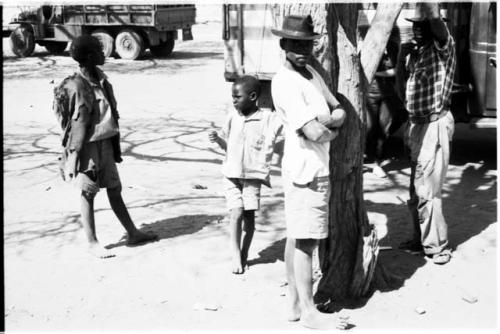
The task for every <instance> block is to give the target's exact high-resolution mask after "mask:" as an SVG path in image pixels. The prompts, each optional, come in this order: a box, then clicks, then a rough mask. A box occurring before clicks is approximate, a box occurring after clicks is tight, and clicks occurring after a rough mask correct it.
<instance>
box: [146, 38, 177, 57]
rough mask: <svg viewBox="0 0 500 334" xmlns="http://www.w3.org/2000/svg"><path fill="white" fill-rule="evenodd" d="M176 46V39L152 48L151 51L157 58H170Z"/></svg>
mask: <svg viewBox="0 0 500 334" xmlns="http://www.w3.org/2000/svg"><path fill="white" fill-rule="evenodd" d="M174 45H175V39H173V38H170V39H168V40H167V41H166V42H163V43H161V44H158V45H155V46H152V47H150V48H149V50H151V53H152V54H153V55H154V56H156V57H168V56H170V55H171V54H172V51H173V50H174Z"/></svg>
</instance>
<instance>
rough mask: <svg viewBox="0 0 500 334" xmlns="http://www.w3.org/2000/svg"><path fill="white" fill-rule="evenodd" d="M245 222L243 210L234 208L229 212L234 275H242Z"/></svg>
mask: <svg viewBox="0 0 500 334" xmlns="http://www.w3.org/2000/svg"><path fill="white" fill-rule="evenodd" d="M242 220H243V208H234V209H231V210H230V212H229V243H230V247H231V253H232V262H231V270H232V272H233V274H242V273H243V265H242V263H241V250H240V244H241V222H242Z"/></svg>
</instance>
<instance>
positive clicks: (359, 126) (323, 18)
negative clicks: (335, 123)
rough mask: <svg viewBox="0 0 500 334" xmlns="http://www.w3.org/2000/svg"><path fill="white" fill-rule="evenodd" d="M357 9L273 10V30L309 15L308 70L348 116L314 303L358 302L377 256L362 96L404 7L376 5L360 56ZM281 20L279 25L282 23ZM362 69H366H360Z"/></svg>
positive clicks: (335, 163)
mask: <svg viewBox="0 0 500 334" xmlns="http://www.w3.org/2000/svg"><path fill="white" fill-rule="evenodd" d="M360 8H361V7H360V4H356V3H332V4H326V5H325V4H311V5H309V4H308V5H305V4H293V5H277V6H276V7H275V13H278V15H275V18H276V17H277V19H275V26H277V27H279V26H281V20H282V17H283V16H284V15H288V14H300V15H307V14H310V15H311V16H312V17H313V22H314V25H315V31H317V32H319V33H327V34H326V35H325V36H324V37H322V38H321V39H319V43H317V44H316V46H315V49H314V52H313V55H314V59H313V61H312V65H313V66H314V67H315V68H316V69H318V70H319V72H320V73H321V74H322V75H323V77H324V79H325V81H326V82H327V83H328V84H329V85H330V88H331V89H332V92H334V94H335V95H336V97H337V99H338V100H339V102H340V103H341V104H342V105H343V107H344V109H345V110H346V113H347V117H346V121H345V123H344V125H343V126H342V129H341V131H340V134H339V136H338V137H337V138H336V139H335V140H334V141H333V142H332V145H331V150H330V179H331V187H332V193H331V197H330V204H329V205H330V218H329V219H330V222H329V232H330V235H329V238H328V239H325V240H324V241H322V243H321V246H320V261H321V269H322V272H323V277H322V279H321V281H320V283H319V286H318V291H317V293H316V296H315V297H316V301H317V302H319V303H323V304H325V303H328V302H329V301H333V300H334V301H343V300H346V299H349V298H352V297H359V296H360V295H362V294H363V293H365V292H366V291H367V289H368V287H369V284H370V280H371V277H372V276H371V275H372V274H373V271H374V266H375V263H376V256H377V244H376V243H377V240H376V236H375V235H374V234H372V231H371V227H370V225H369V224H368V217H367V213H366V208H365V205H364V200H363V152H364V146H365V133H364V130H365V129H364V128H365V119H366V116H365V104H364V97H365V96H364V95H365V92H366V91H367V87H368V85H367V84H368V83H369V82H371V80H372V79H373V76H374V74H375V70H376V68H377V66H378V63H379V61H380V59H381V57H382V54H383V52H384V49H385V46H386V44H387V41H388V39H389V36H390V33H391V30H392V27H393V25H394V22H395V20H396V18H397V17H398V15H399V12H400V11H401V8H402V4H394V3H392V4H380V5H379V7H378V10H377V14H376V16H375V18H374V20H373V22H372V27H371V28H370V29H369V31H368V33H367V36H368V38H369V39H370V40H368V38H367V39H366V40H367V42H365V43H364V45H363V48H362V50H361V57H360V53H359V52H358V45H357V39H358V36H357V18H358V10H359V9H360ZM280 18H281V20H280ZM363 69H364V70H363Z"/></svg>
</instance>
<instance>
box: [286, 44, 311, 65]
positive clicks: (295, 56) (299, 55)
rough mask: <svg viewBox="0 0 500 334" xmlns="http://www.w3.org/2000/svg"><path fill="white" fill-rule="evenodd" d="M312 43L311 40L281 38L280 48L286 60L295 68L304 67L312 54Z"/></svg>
mask: <svg viewBox="0 0 500 334" xmlns="http://www.w3.org/2000/svg"><path fill="white" fill-rule="evenodd" d="M313 46H314V42H313V41H312V40H302V39H291V38H282V39H281V40H280V47H281V48H282V49H283V50H284V51H285V54H286V59H288V60H289V61H290V62H291V63H292V64H293V65H294V66H296V67H304V66H306V64H307V60H308V59H309V57H310V56H311V54H312V50H313Z"/></svg>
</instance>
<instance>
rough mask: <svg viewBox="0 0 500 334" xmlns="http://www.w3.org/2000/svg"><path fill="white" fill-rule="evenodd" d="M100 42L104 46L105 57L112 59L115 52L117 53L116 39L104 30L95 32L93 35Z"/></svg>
mask: <svg viewBox="0 0 500 334" xmlns="http://www.w3.org/2000/svg"><path fill="white" fill-rule="evenodd" d="M91 35H92V36H94V37H95V38H97V39H98V40H99V42H100V43H101V46H102V52H103V53H104V57H106V58H108V57H111V55H112V54H113V52H115V39H114V38H113V36H111V35H110V34H109V33H108V32H107V31H106V30H104V29H97V30H94V31H93V32H92V34H91Z"/></svg>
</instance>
